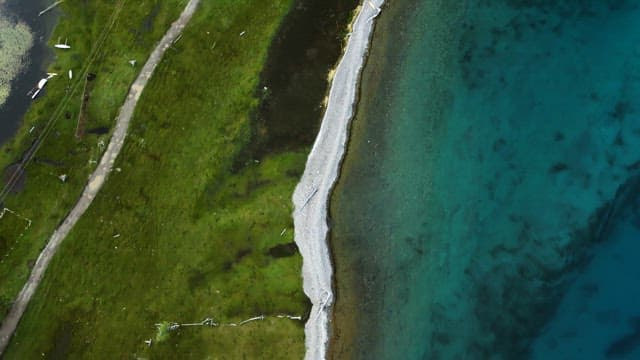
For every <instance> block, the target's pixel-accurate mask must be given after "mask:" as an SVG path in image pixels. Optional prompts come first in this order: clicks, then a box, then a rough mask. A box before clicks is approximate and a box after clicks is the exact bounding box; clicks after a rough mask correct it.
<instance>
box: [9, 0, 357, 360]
mask: <svg viewBox="0 0 640 360" xmlns="http://www.w3.org/2000/svg"><path fill="white" fill-rule="evenodd" d="M184 3H185V2H184V1H179V2H178V1H177V2H172V3H167V2H162V5H161V6H159V8H158V9H159V10H157V11H158V14H161V13H163V11H165V12H166V11H167V9H168V8H169V7H175V8H172V9H171V11H172V14H173V15H177V13H178V11H179V10H180V9H181V7H182V6H183V5H184ZM292 3H293V1H290V0H281V1H270V2H264V1H251V0H233V1H230V0H229V1H227V0H225V1H205V2H203V3H201V8H200V9H199V10H198V12H197V13H196V16H195V17H194V19H193V20H192V22H191V23H190V25H189V26H188V27H187V29H186V30H185V33H184V36H183V37H182V38H181V39H180V40H179V41H178V42H177V43H176V44H175V45H174V46H173V49H171V50H169V51H168V52H167V54H166V55H165V58H164V60H163V62H162V63H161V64H160V65H159V67H158V69H157V71H156V73H155V75H154V77H153V78H152V80H151V81H150V83H149V85H148V86H147V88H146V90H145V92H144V93H143V95H142V99H141V101H140V103H139V105H138V108H137V110H136V115H135V118H134V120H133V122H132V125H131V128H130V133H129V137H128V138H127V142H126V144H125V147H124V149H123V151H122V153H121V154H120V157H119V158H118V161H117V163H116V165H115V168H116V169H120V170H119V171H118V170H116V171H114V172H113V173H112V174H111V176H110V178H109V180H108V181H107V183H106V185H105V186H104V188H103V189H102V191H101V192H100V194H99V195H98V197H97V199H96V201H94V203H93V205H92V206H91V207H90V208H89V210H88V211H87V213H86V214H85V215H84V217H83V218H82V219H81V220H80V221H79V223H78V225H77V226H76V228H75V229H74V230H73V231H72V233H71V235H70V236H69V238H67V239H66V240H65V242H64V243H63V245H62V247H61V249H60V251H59V252H58V254H57V255H56V257H55V258H54V260H53V261H52V264H51V266H50V268H49V270H48V272H47V275H46V276H45V279H44V281H43V283H42V284H41V288H40V289H39V291H38V293H37V294H36V297H35V298H34V300H33V302H32V303H31V305H30V308H29V310H28V311H27V313H26V315H25V317H24V318H23V320H22V322H21V324H20V326H19V328H18V333H17V335H16V337H15V338H14V340H13V342H12V344H11V345H10V347H9V349H8V353H7V358H32V357H36V356H37V357H40V354H41V353H45V354H46V355H47V356H49V357H52V358H56V357H64V356H70V357H73V358H80V357H81V358H101V357H108V358H113V357H117V358H120V357H122V358H127V357H130V356H131V357H133V356H134V355H138V356H149V355H151V356H152V357H154V358H155V357H160V358H162V357H166V358H176V356H178V354H179V356H180V358H185V357H187V358H204V357H205V356H206V355H209V356H212V357H214V358H217V357H222V358H242V357H243V356H245V357H246V358H300V357H301V356H302V354H303V351H304V342H303V326H302V325H303V323H302V322H300V321H295V320H289V319H277V318H273V317H270V318H267V319H266V320H264V321H255V322H251V323H248V324H246V325H243V326H240V327H219V328H214V327H188V328H183V329H181V330H179V331H177V332H171V333H170V334H169V336H168V337H167V336H165V335H166V334H164V333H163V336H162V337H163V338H166V339H165V340H164V341H163V342H161V343H159V344H154V345H153V346H152V347H147V346H146V345H145V344H144V340H147V339H154V338H156V336H157V335H158V332H157V331H156V328H155V324H157V323H162V322H164V321H169V322H178V323H193V322H200V321H202V320H203V319H205V318H209V317H210V318H214V319H215V321H217V322H221V323H227V322H239V321H241V320H244V319H247V318H250V317H253V316H257V315H261V314H264V315H277V314H289V315H302V316H304V315H305V313H306V312H307V311H308V304H307V300H306V298H305V297H304V295H303V293H302V288H301V279H300V274H299V270H300V266H301V258H300V256H299V255H298V254H297V252H296V251H295V248H294V249H291V245H289V244H290V243H291V241H292V240H293V231H292V220H291V216H290V214H291V211H292V208H291V200H290V197H291V193H292V191H293V188H294V186H295V184H296V182H297V181H298V178H299V176H300V174H301V173H302V171H303V169H304V161H305V159H306V151H307V150H308V146H309V145H310V143H311V140H312V139H313V133H315V129H316V128H317V125H318V120H319V113H320V111H319V109H316V110H313V111H309V113H300V114H298V113H297V111H304V109H299V108H295V109H292V111H291V112H290V113H289V114H285V113H284V112H283V111H281V110H279V109H278V106H281V107H282V106H286V105H273V104H277V103H279V100H277V99H287V101H285V104H286V103H287V102H296V101H295V99H296V96H297V97H298V99H302V100H303V101H306V102H307V103H308V104H315V105H314V106H315V107H317V106H318V105H317V104H319V103H320V100H321V98H322V96H323V95H324V91H325V89H326V83H324V79H325V78H326V72H327V70H328V67H329V66H330V64H332V63H333V62H334V61H335V60H336V59H337V57H338V54H339V48H340V45H341V43H342V42H341V39H342V36H343V34H342V32H341V29H344V26H345V23H346V21H347V19H348V18H349V15H350V9H352V4H353V3H354V1H349V2H343V1H335V2H334V3H333V4H331V6H333V7H334V8H335V10H334V11H335V13H332V14H330V15H331V17H330V18H328V20H327V18H324V16H325V15H326V13H318V12H315V13H314V12H313V11H312V10H313V9H317V8H319V7H322V5H323V4H324V6H325V7H326V6H328V5H327V3H326V2H320V1H308V2H305V1H301V2H300V3H299V4H297V5H303V6H297V7H295V10H293V11H289V9H290V8H291V6H292ZM136 4H137V3H136ZM305 4H307V5H308V6H304V5H305ZM136 6H143V5H127V9H128V8H129V7H136ZM144 6H146V5H144ZM150 9H153V6H149V7H147V8H146V9H145V10H144V11H146V12H148V13H153V12H151V11H150ZM102 11H106V10H104V9H103V10H102ZM125 13H127V11H123V12H122V14H125ZM287 13H289V14H290V15H289V17H288V18H287V19H286V22H285V23H286V24H289V25H288V26H285V27H283V28H282V29H281V31H280V32H279V35H277V40H278V41H276V42H275V43H274V45H273V47H272V49H271V52H270V55H269V59H271V60H267V54H268V49H269V44H270V43H271V40H272V39H273V36H274V34H276V30H277V29H278V26H279V24H280V23H281V22H282V20H283V18H285V15H286V14H287ZM320 16H322V17H323V18H320ZM159 17H160V15H158V18H159ZM318 19H321V20H322V19H325V21H324V23H323V21H318ZM139 21H140V24H144V23H147V24H151V25H149V26H152V27H154V26H156V24H157V23H158V19H157V18H156V19H155V20H150V21H145V19H144V18H141V19H139ZM327 21H328V22H329V23H331V24H332V26H327V23H326V22H327ZM64 23H66V21H63V24H64ZM103 23H104V21H103ZM166 24H167V23H166V22H165V28H166ZM305 27H306V28H307V29H309V28H310V29H312V31H307V32H302V33H303V35H302V36H303V38H302V39H297V41H295V44H297V45H296V47H295V48H286V47H285V45H286V44H290V41H291V40H288V39H290V38H291V37H292V36H295V34H296V33H300V31H299V30H300V28H303V29H304V28H305ZM114 29H115V31H114V33H115V32H123V33H128V32H130V31H131V27H130V26H123V27H122V28H120V27H117V26H116V27H114ZM134 33H135V32H134ZM241 33H243V35H242V36H241V35H240V34H241ZM305 39H306V41H304V40H305ZM319 39H323V40H319ZM126 46H130V45H126ZM287 51H288V53H289V56H290V57H291V58H292V59H297V60H295V61H292V62H291V63H287V65H286V66H285V67H281V66H282V65H280V63H279V62H277V61H275V60H273V59H274V58H275V59H277V58H278V57H279V58H284V57H285V56H284V55H283V54H284V52H287ZM318 53H322V54H323V55H322V56H321V57H319V56H317V54H318ZM327 53H328V54H329V55H330V56H327V55H326V54H327ZM314 54H316V56H315V57H314ZM309 56H311V58H308V57H309ZM305 57H307V58H306V59H305ZM318 58H320V59H318ZM314 59H315V60H314ZM126 60H128V56H127V57H125V59H124V62H125V65H126V66H125V68H124V69H129V68H127V66H129V65H128V64H126ZM305 62H306V67H305ZM265 63H267V68H266V69H265V70H264V71H263V66H264V64H265ZM309 65H311V66H309ZM261 72H262V77H261V76H260V75H261ZM96 73H97V75H98V77H97V79H96V81H100V79H101V73H100V72H96ZM132 78H133V77H131V78H130V79H129V80H128V81H131V79H132ZM278 79H279V80H278ZM310 79H311V80H313V85H312V84H311V83H310ZM318 79H320V80H318ZM305 81H307V82H309V84H310V85H309V87H310V91H309V92H308V93H304V92H303V91H304V90H305V89H306V88H305V87H304V86H303V84H304V82H305ZM323 83H324V85H323ZM272 84H273V85H272ZM105 86H106V89H105ZM264 86H267V90H266V91H264V90H262V89H263V87H264ZM108 89H109V86H107V85H104V84H103V85H101V84H100V83H98V82H97V83H96V84H95V86H94V89H93V91H92V97H91V101H90V103H89V109H90V118H89V120H88V124H87V129H91V128H97V127H101V126H109V125H110V124H111V119H112V118H113V116H115V112H114V113H113V114H109V115H108V116H105V119H106V120H105V121H102V122H100V121H94V120H93V118H91V106H92V105H91V104H92V103H93V102H94V101H97V100H94V99H96V98H97V97H98V94H99V93H100V92H101V91H107V90H108ZM256 89H258V90H256ZM122 94H124V92H123V93H122ZM50 95H51V93H50ZM122 96H123V95H121V97H122ZM261 99H262V100H264V101H263V102H262V104H263V105H261V106H258V105H259V103H260V100H261ZM77 100H78V101H77V104H76V105H74V106H76V108H75V109H76V110H75V111H76V113H75V114H72V116H71V120H69V124H72V125H73V126H71V125H69V126H68V127H67V128H61V129H59V130H56V131H58V132H59V134H60V135H59V136H58V137H56V136H55V135H51V136H50V137H49V138H53V139H55V138H63V137H66V142H65V143H64V144H65V145H64V146H66V148H65V150H64V151H65V153H66V152H70V153H74V151H77V150H75V149H76V148H78V147H81V146H82V144H83V143H84V142H90V141H91V139H92V137H94V136H95V135H89V134H90V131H88V132H87V135H86V137H85V139H84V140H83V141H82V142H81V143H80V145H78V144H77V143H76V142H75V140H73V135H74V131H75V120H76V118H77V109H78V108H79V105H80V99H79V95H78V99H77ZM121 100H122V99H121V98H120V101H121ZM265 104H272V105H265ZM267 107H268V108H269V109H271V110H273V111H271V112H269V111H267V110H265V109H266V108H267ZM115 108H116V109H117V106H115ZM36 109H37V108H36ZM36 109H34V111H35V110H36ZM105 110H106V109H105ZM100 111H103V110H100ZM294 111H295V112H294ZM274 113H277V114H279V116H274V115H273V114H274ZM292 119H293V120H292ZM62 121H64V120H62ZM62 121H61V122H59V123H58V124H62V123H63V122H62ZM287 121H288V124H289V125H288V127H289V129H291V130H292V131H293V129H298V128H300V127H302V126H303V127H304V129H307V130H306V131H307V132H311V133H312V134H311V135H309V133H305V131H300V130H298V131H297V132H295V134H297V135H296V136H293V137H289V138H288V139H287V141H286V144H283V145H282V146H271V145H270V144H276V143H277V142H278V140H277V139H278V136H277V134H278V133H280V134H283V133H286V126H287V125H286V124H287ZM276 127H277V128H278V129H279V131H276V130H274V129H276ZM298 135H299V136H298ZM303 135H304V136H303ZM59 141H60V140H59ZM93 141H94V142H93V145H92V146H89V145H85V146H86V147H87V148H88V149H89V150H88V151H87V152H88V155H85V158H84V159H81V161H80V162H76V164H79V163H83V164H84V163H85V162H87V163H88V159H89V156H93V159H97V156H98V151H97V145H96V143H95V139H94V140H93ZM62 146H63V145H60V148H62ZM42 149H43V150H44V149H45V146H43V147H42ZM47 151H48V150H47ZM92 151H93V152H92ZM52 153H53V154H57V153H56V152H55V150H52ZM14 156H17V155H16V154H14ZM40 156H41V153H38V157H40ZM50 156H51V157H52V156H53V155H50ZM58 157H59V156H58ZM54 159H57V158H55V157H54ZM13 160H15V159H13ZM37 166H42V167H43V168H44V169H45V170H46V171H50V168H46V167H45V166H44V165H41V164H39V163H34V164H33V165H31V167H34V168H35V167H37ZM31 167H29V168H28V171H29V173H28V177H27V184H26V189H25V190H24V191H23V192H21V193H19V194H17V195H12V196H10V197H9V198H8V201H11V202H13V201H16V202H15V203H13V204H14V205H16V207H17V205H19V204H20V203H18V202H17V201H18V200H16V199H19V198H21V197H23V196H26V194H28V193H29V191H30V189H31V188H32V187H33V186H34V184H33V183H32V181H33V180H32V178H35V176H34V174H33V173H35V171H32V170H31V169H32V168H31ZM45 170H43V173H44V171H45ZM89 170H90V166H89V165H87V166H86V167H84V169H83V172H80V170H78V173H80V174H84V175H78V176H76V178H77V180H76V181H77V183H71V180H72V179H70V180H69V181H68V182H67V183H66V184H62V183H60V181H59V180H57V179H56V178H55V177H54V176H50V175H49V178H47V177H46V176H44V175H43V176H42V178H43V179H45V180H43V181H49V182H48V186H42V187H38V188H37V190H39V192H37V190H35V189H34V190H31V191H33V192H34V194H38V195H40V196H42V197H43V198H46V199H47V201H48V202H50V203H51V204H52V205H51V206H52V207H53V206H55V207H57V208H58V209H65V210H66V209H69V208H70V207H71V206H72V204H73V202H74V200H75V197H77V194H78V191H79V190H80V188H81V186H82V183H83V182H84V181H85V179H86V174H87V173H88V171H89ZM64 171H66V172H68V173H70V170H68V169H67V168H65V169H64ZM74 186H75V189H76V190H75V192H71V193H70V194H69V195H68V196H67V200H65V201H66V202H63V201H62V200H61V201H60V202H58V203H56V202H54V200H53V199H60V198H61V196H60V195H59V194H58V195H56V194H52V193H51V192H53V190H54V189H58V190H57V191H62V190H60V189H64V188H72V187H74ZM43 189H47V192H46V194H45V193H44V192H43ZM43 202H44V200H43ZM9 205H11V204H9ZM9 207H11V206H9ZM65 210H61V211H65ZM31 216H33V215H31ZM34 217H35V216H34ZM60 218H61V214H60V213H58V215H57V217H56V216H51V226H50V227H49V228H48V229H44V230H42V232H41V233H40V237H37V238H36V237H35V235H31V236H32V237H34V238H36V239H37V241H40V243H39V245H37V246H34V248H35V249H36V250H37V249H38V248H39V246H41V244H43V243H44V241H46V238H47V237H48V235H49V233H50V231H51V229H52V225H54V224H55V222H57V221H59V220H60ZM0 226H3V225H2V222H1V221H0ZM35 226H36V224H35V223H34V228H35ZM39 226H42V225H39ZM285 229H286V231H284V232H283V230H285ZM29 233H35V231H33V230H30V231H29ZM23 239H26V236H25V237H24V238H23ZM21 241H22V240H21ZM292 250H293V251H292ZM32 254H34V255H33V256H35V254H37V251H36V252H32ZM25 258H28V257H23V258H22V259H25ZM21 261H24V260H21ZM24 268H25V274H26V271H27V270H28V268H27V265H26V264H25V265H24ZM20 280H21V281H24V278H22V279H17V280H16V284H18V283H19V281H20ZM18 287H19V286H17V287H16V290H17V288H18ZM107 354H108V355H107Z"/></svg>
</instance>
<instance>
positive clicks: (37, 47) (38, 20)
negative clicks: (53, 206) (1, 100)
mask: <svg viewBox="0 0 640 360" xmlns="http://www.w3.org/2000/svg"><path fill="white" fill-rule="evenodd" d="M0 4H2V6H3V8H4V9H6V10H8V11H9V16H10V17H15V18H17V19H19V20H20V21H23V22H25V23H26V24H27V25H28V26H29V28H30V30H31V32H32V33H33V37H34V41H33V45H32V47H31V49H30V50H29V51H28V52H27V58H28V59H29V64H27V65H26V66H25V68H23V69H22V71H21V72H20V73H19V74H18V76H17V77H16V78H15V79H13V81H12V82H11V92H10V93H9V97H8V98H7V101H6V103H5V104H4V105H3V106H2V107H0V120H2V121H0V145H2V144H4V143H6V142H7V141H9V140H10V139H11V138H12V137H13V136H15V134H16V132H17V131H18V129H19V127H20V126H21V124H22V122H23V121H24V115H25V114H26V113H27V110H28V109H29V107H30V105H31V102H32V100H31V98H30V97H28V96H26V93H27V92H28V91H29V90H30V89H31V88H32V87H33V86H34V85H35V84H36V83H37V82H38V80H39V79H41V78H42V76H43V74H44V72H45V71H46V68H47V67H48V65H49V64H50V63H51V62H52V61H53V59H54V53H53V50H52V49H51V47H49V45H48V41H49V38H50V37H51V34H52V33H53V29H54V28H55V25H56V23H57V21H58V17H59V12H58V11H57V10H56V9H54V10H53V11H50V12H48V13H46V14H44V15H42V16H38V11H39V10H42V9H43V8H44V6H45V5H44V4H45V1H43V0H30V1H16V0H8V1H4V2H0Z"/></svg>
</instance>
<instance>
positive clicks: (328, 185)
mask: <svg viewBox="0 0 640 360" xmlns="http://www.w3.org/2000/svg"><path fill="white" fill-rule="evenodd" d="M383 3H384V0H371V1H369V0H365V1H364V2H363V4H362V6H361V7H360V8H359V12H358V15H357V17H356V19H355V21H354V22H353V27H352V32H351V33H350V34H349V40H348V42H347V46H346V49H345V53H344V55H343V57H342V59H341V60H340V63H339V64H338V67H337V68H336V72H335V76H334V78H333V81H332V84H331V90H330V92H329V101H328V104H327V110H326V112H325V114H324V117H323V119H322V125H321V127H320V131H319V133H318V136H317V138H316V140H315V143H314V145H313V148H312V150H311V152H310V154H309V158H308V159H307V164H306V167H305V171H304V174H303V175H302V178H301V180H300V183H299V184H298V186H297V187H296V190H295V192H294V194H293V203H294V206H295V210H294V214H293V217H294V226H295V241H296V244H297V245H298V248H299V249H300V253H301V254H302V257H303V264H302V277H303V286H304V292H305V293H306V294H307V296H308V297H309V299H310V300H311V303H312V304H313V307H312V310H311V315H310V317H309V320H308V321H307V324H306V325H305V338H306V340H305V342H306V356H305V358H306V359H324V358H325V357H326V351H327V345H328V343H329V321H330V320H329V319H330V316H331V313H330V312H331V307H332V305H333V301H334V299H333V297H334V295H333V291H332V274H333V269H332V264H331V257H330V253H329V247H328V244H327V235H328V230H329V229H328V225H327V215H328V212H327V203H328V201H329V196H330V194H331V190H332V188H333V186H334V184H335V182H336V180H337V179H338V175H339V172H340V164H341V162H342V158H343V156H344V153H345V146H346V144H347V135H348V129H349V124H350V121H351V119H352V117H353V114H354V110H355V109H354V108H355V104H356V95H357V91H358V82H359V80H360V73H361V70H362V67H363V65H364V62H365V58H366V54H367V50H368V47H369V40H370V38H371V33H372V31H373V25H374V19H375V17H376V16H377V15H378V14H379V13H380V6H382V4H383Z"/></svg>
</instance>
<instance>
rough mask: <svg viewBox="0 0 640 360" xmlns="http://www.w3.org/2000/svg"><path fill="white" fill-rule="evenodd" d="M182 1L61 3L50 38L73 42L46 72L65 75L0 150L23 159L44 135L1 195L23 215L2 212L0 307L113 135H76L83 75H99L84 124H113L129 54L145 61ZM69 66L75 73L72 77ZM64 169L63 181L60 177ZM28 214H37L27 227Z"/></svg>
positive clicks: (4, 161) (130, 71)
mask: <svg viewBox="0 0 640 360" xmlns="http://www.w3.org/2000/svg"><path fill="white" fill-rule="evenodd" d="M185 3H186V1H184V0H170V1H159V0H155V1H151V0H144V1H136V2H131V1H129V2H126V1H121V0H118V1H116V0H111V1H99V2H93V1H92V2H82V1H79V0H76V1H66V2H64V3H63V4H62V5H61V6H62V8H63V9H64V14H63V15H62V16H61V19H60V22H59V25H58V26H57V28H56V30H55V32H54V34H53V36H52V41H51V43H55V42H57V40H58V38H60V39H61V41H64V39H66V38H68V41H69V44H70V45H71V46H72V49H71V50H67V51H60V50H57V51H56V59H55V60H54V62H53V64H52V65H51V66H50V69H49V71H52V72H57V73H59V74H60V75H59V76H58V77H55V78H53V79H52V80H51V81H50V82H49V84H48V85H47V88H46V90H45V92H44V93H43V96H41V97H40V98H38V99H37V100H36V101H35V102H34V103H33V105H32V106H31V108H30V110H29V112H28V114H27V115H26V116H25V119H24V124H23V126H22V127H21V129H20V130H19V133H18V134H17V135H16V137H15V138H13V139H12V140H11V141H10V142H9V143H7V144H5V145H4V146H3V147H2V150H1V151H0V169H4V168H5V167H6V166H7V165H9V164H12V163H17V162H19V161H20V160H21V158H22V157H23V154H24V153H25V152H26V151H27V149H29V148H30V147H31V144H32V143H34V142H35V141H36V140H37V139H38V138H43V139H44V141H43V142H42V145H41V146H40V149H39V151H38V152H37V156H36V157H34V158H33V160H32V161H31V162H30V163H29V165H28V167H27V170H26V181H25V186H24V189H23V190H22V191H21V192H19V193H17V194H11V195H9V196H6V198H5V197H4V196H3V197H2V198H0V203H1V202H2V201H1V200H3V199H4V203H2V204H0V205H1V206H0V209H1V208H4V207H7V208H9V209H11V210H13V211H14V212H15V213H16V214H17V215H18V216H19V217H18V216H14V215H13V214H11V213H7V214H5V216H4V217H3V218H2V219H0V314H2V315H4V314H5V312H6V311H7V310H8V307H9V305H10V303H11V301H12V300H13V298H15V295H16V294H17V292H18V291H19V290H20V288H21V287H22V285H23V284H24V282H25V280H26V278H27V276H28V274H29V271H30V268H31V266H32V264H33V262H34V260H35V258H36V257H37V256H38V254H39V252H40V250H41V249H42V248H43V247H44V244H45V243H46V241H47V240H48V238H49V236H50V235H51V233H52V232H53V229H54V228H55V227H56V225H57V224H58V223H59V222H60V221H61V220H62V219H63V217H64V215H65V214H66V212H67V211H69V210H70V208H71V206H72V205H73V204H74V203H75V201H76V200H77V198H78V196H79V194H80V191H81V190H82V188H83V187H84V185H85V182H86V180H87V176H88V175H89V174H90V173H91V171H92V170H93V168H94V167H95V164H94V163H93V161H95V160H98V159H99V156H100V154H101V152H102V150H103V149H102V146H101V145H100V144H101V143H106V142H108V134H103V135H88V136H86V137H85V138H83V139H76V138H75V137H74V133H75V127H76V120H77V116H78V110H79V107H80V102H81V96H82V86H83V84H84V76H83V74H85V73H87V72H92V73H95V74H96V75H97V76H96V79H95V85H96V86H95V90H94V91H93V92H92V97H91V100H90V102H89V104H88V118H89V120H88V123H87V128H89V129H92V128H99V127H107V128H108V127H109V126H111V125H112V124H113V121H114V118H115V116H116V114H117V112H118V109H119V107H120V105H121V104H122V102H123V101H124V97H125V96H126V94H127V91H128V87H129V84H130V83H131V82H132V81H133V79H134V78H135V76H136V74H137V71H138V69H136V68H133V67H132V66H131V65H129V63H128V61H129V60H130V59H137V60H138V61H139V62H143V61H145V60H146V57H147V56H148V54H149V53H150V51H151V49H152V48H153V46H154V44H155V43H156V42H157V41H158V40H159V39H160V38H161V37H162V35H163V34H164V32H165V31H166V29H167V28H168V26H169V25H170V23H171V22H172V21H173V20H174V19H175V18H176V17H177V16H178V14H179V13H180V11H181V10H182V7H183V5H184V4H185ZM132 4H133V5H132ZM120 5H122V6H125V7H126V8H125V7H121V6H120ZM122 9H125V11H121V10H122ZM150 14H151V15H150ZM114 15H117V16H114ZM111 23H113V26H111V27H109V26H108V24H111ZM70 69H71V70H73V72H74V78H73V80H69V79H68V77H67V72H68V70H70ZM65 174H66V175H67V180H66V182H64V183H63V182H62V181H60V179H59V178H58V176H61V175H65ZM3 195H4V194H3ZM23 218H27V219H31V220H32V225H31V227H30V228H29V229H28V231H26V232H24V231H23V230H24V227H23V226H22V225H24V224H25V222H24V221H23V220H22V219H23ZM23 232H24V235H23V236H21V234H22V233H23Z"/></svg>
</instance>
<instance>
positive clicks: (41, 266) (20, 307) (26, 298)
mask: <svg viewBox="0 0 640 360" xmlns="http://www.w3.org/2000/svg"><path fill="white" fill-rule="evenodd" d="M0 1H2V0H0ZM199 3H200V0H189V2H188V3H187V5H186V6H185V8H184V10H183V11H182V14H180V17H179V18H178V19H177V20H176V21H174V22H173V24H171V27H170V28H169V30H167V32H166V33H165V35H164V37H163V38H162V39H161V40H160V42H158V44H157V45H156V47H155V48H154V50H153V52H152V53H151V55H149V59H148V60H147V62H146V64H145V65H144V67H143V68H142V70H141V71H140V74H139V75H138V77H137V78H136V80H135V81H134V82H133V84H132V85H131V88H130V90H129V95H128V96H127V98H126V100H125V102H124V104H123V105H122V107H121V108H120V113H119V114H118V118H117V120H116V124H115V130H114V131H113V135H111V141H110V142H109V146H108V147H107V151H105V153H104V154H103V155H102V159H101V160H100V164H99V165H98V167H97V168H96V170H95V171H94V172H93V174H92V175H91V176H90V178H89V182H88V183H87V186H86V187H85V188H84V191H83V193H82V196H81V197H80V199H79V200H78V202H77V203H76V205H75V206H74V207H73V209H72V210H71V212H69V215H67V217H66V218H65V220H64V221H63V222H62V224H61V225H60V226H59V227H58V228H57V229H56V230H55V231H54V232H53V235H51V238H49V242H48V243H47V245H46V246H45V248H44V249H43V250H42V252H41V253H40V255H39V256H38V259H37V260H36V263H35V265H34V266H33V269H32V270H31V275H29V279H28V280H27V282H26V283H25V284H24V287H23V288H22V290H21V291H20V293H19V294H18V297H17V298H16V300H15V301H14V302H13V305H12V306H11V310H10V311H9V313H8V314H7V316H6V317H5V319H4V321H3V322H2V326H0V357H1V356H2V353H3V352H4V350H5V349H6V348H7V346H8V345H9V340H11V336H13V333H14V332H15V330H16V327H17V326H18V323H19V322H20V319H21V318H22V315H23V314H24V312H25V310H26V309H27V305H28V304H29V302H30V301H31V298H32V297H33V295H34V294H35V292H36V289H37V288H38V285H39V284H40V281H41V280H42V278H43V276H44V273H45V271H46V270H47V267H48V266H49V263H50V262H51V259H52V258H53V255H55V253H56V251H57V250H58V246H59V245H60V244H61V243H62V240H64V238H65V237H66V236H67V234H69V232H70V231H71V229H72V228H73V226H74V225H75V224H76V222H77V221H78V220H79V219H80V217H81V216H82V214H84V212H85V211H86V210H87V208H89V205H91V202H92V201H93V199H94V198H95V197H96V195H97V194H98V192H99V191H100V189H101V188H102V185H103V184H104V182H105V179H106V178H107V176H108V175H109V173H110V172H111V169H112V168H113V164H114V162H115V160H116V158H117V157H118V154H119V153H120V150H121V149H122V146H123V145H124V140H125V138H126V136H127V129H128V128H129V121H130V120H131V118H132V117H133V112H134V110H135V107H136V105H137V103H138V99H140V94H141V93H142V91H143V90H144V87H145V86H146V85H147V82H148V81H149V79H150V78H151V75H152V74H153V71H154V70H155V68H156V66H157V65H158V64H159V63H160V61H161V60H162V57H163V55H164V53H165V51H167V49H168V48H169V47H170V46H171V44H172V43H173V41H174V40H175V39H176V37H177V36H178V35H180V34H181V33H182V30H183V29H184V28H185V26H186V25H187V23H188V22H189V20H190V19H191V17H192V16H193V14H194V13H195V11H196V8H197V7H198V4H199Z"/></svg>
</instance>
